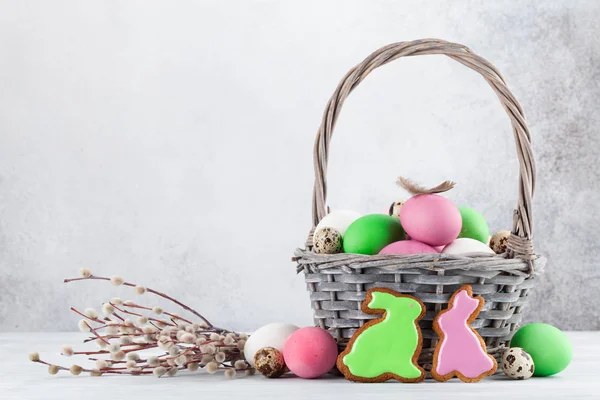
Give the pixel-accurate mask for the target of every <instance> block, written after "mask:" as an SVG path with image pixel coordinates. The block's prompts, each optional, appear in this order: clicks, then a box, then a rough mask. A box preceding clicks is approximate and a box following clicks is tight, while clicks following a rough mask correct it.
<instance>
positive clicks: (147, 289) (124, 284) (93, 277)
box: [63, 275, 225, 331]
mask: <svg viewBox="0 0 600 400" xmlns="http://www.w3.org/2000/svg"><path fill="white" fill-rule="evenodd" d="M85 280H102V281H109V282H110V278H107V277H104V276H95V275H91V276H88V277H80V278H67V279H65V280H64V281H63V282H64V283H69V282H75V281H85ZM122 285H123V286H129V287H136V286H137V285H135V284H134V283H131V282H123V283H122ZM146 291H148V292H149V293H153V294H155V295H157V296H160V297H162V298H163V299H167V300H169V301H172V302H173V303H175V304H177V305H178V306H180V307H181V308H183V309H184V310H186V311H189V312H191V313H192V314H194V315H195V316H197V317H198V318H200V319H201V320H202V321H204V323H205V324H206V325H208V327H209V328H211V329H214V330H215V331H225V329H221V328H217V327H215V326H214V325H213V324H212V323H211V322H210V321H209V320H208V319H206V318H204V316H203V315H202V314H200V313H199V312H198V311H196V310H194V309H193V308H191V307H190V306H188V305H186V304H183V303H182V302H180V301H178V300H175V299H174V298H172V297H171V296H168V295H166V294H164V293H162V292H159V291H157V290H154V289H150V288H146ZM182 320H183V318H182Z"/></svg>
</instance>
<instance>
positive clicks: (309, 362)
mask: <svg viewBox="0 0 600 400" xmlns="http://www.w3.org/2000/svg"><path fill="white" fill-rule="evenodd" d="M337 356H338V347H337V343H336V342H335V339H333V336H331V334H329V332H327V331H325V330H323V329H321V328H317V327H314V326H310V327H307V328H300V329H298V330H297V331H295V332H294V333H292V335H291V336H290V337H289V338H288V340H287V341H286V342H285V346H284V347H283V358H284V360H285V365H287V367H288V368H289V369H290V371H292V373H294V374H295V375H297V376H299V377H300V378H307V379H310V378H317V377H319V376H321V375H324V374H326V373H327V372H329V371H330V370H331V369H332V368H333V366H334V365H335V361H336V359H337Z"/></svg>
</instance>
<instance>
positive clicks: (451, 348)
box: [431, 285, 498, 382]
mask: <svg viewBox="0 0 600 400" xmlns="http://www.w3.org/2000/svg"><path fill="white" fill-rule="evenodd" d="M484 303H485V301H484V300H483V298H482V297H481V296H476V297H473V290H472V288H471V286H470V285H465V286H462V287H461V288H460V289H458V290H457V291H456V292H454V294H453V295H452V297H451V298H450V301H449V302H448V308H447V309H446V310H444V311H441V312H440V313H439V314H438V315H437V316H436V317H435V319H434V321H433V329H434V330H435V331H436V333H437V334H438V335H439V337H440V341H439V342H438V344H437V346H436V347H435V351H434V353H433V367H432V369H431V376H432V377H433V378H434V379H435V380H437V381H440V382H444V381H447V380H448V379H450V378H453V377H455V376H456V377H458V378H459V379H460V380H461V381H463V382H478V381H480V380H481V379H483V378H485V377H486V376H488V375H492V374H494V373H495V372H496V369H497V368H498V365H497V363H496V359H494V357H492V356H491V355H489V354H488V353H487V348H486V346H485V342H484V341H483V339H482V338H481V336H479V334H478V333H477V331H475V329H473V328H472V327H471V323H472V322H473V321H475V318H477V315H479V312H480V311H481V308H482V307H483V304H484Z"/></svg>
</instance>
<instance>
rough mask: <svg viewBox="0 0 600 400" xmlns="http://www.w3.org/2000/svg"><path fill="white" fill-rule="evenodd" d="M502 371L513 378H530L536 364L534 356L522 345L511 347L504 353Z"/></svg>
mask: <svg viewBox="0 0 600 400" xmlns="http://www.w3.org/2000/svg"><path fill="white" fill-rule="evenodd" d="M501 364H502V371H503V372H504V374H505V375H506V376H508V377H509V378H512V379H519V380H522V379H529V378H531V376H532V375H533V371H534V370H535V366H534V364H533V358H531V356H530V355H529V354H527V352H526V351H525V350H523V349H522V348H520V347H511V348H510V349H508V350H505V351H504V353H503V354H502V362H501Z"/></svg>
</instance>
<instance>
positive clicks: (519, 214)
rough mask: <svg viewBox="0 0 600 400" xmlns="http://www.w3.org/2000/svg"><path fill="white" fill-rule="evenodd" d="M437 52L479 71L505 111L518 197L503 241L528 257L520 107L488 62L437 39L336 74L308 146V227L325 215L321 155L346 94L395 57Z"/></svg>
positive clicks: (526, 158)
mask: <svg viewBox="0 0 600 400" xmlns="http://www.w3.org/2000/svg"><path fill="white" fill-rule="evenodd" d="M428 54H442V55H445V56H447V57H450V58H452V59H453V60H456V61H458V62H459V63H461V64H463V65H465V66H467V67H469V68H471V69H472V70H474V71H476V72H478V73H479V74H481V76H482V77H483V78H484V79H485V80H486V81H487V83H488V84H489V85H490V86H491V88H492V89H493V90H494V92H495V93H496V95H497V96H498V98H499V99H500V103H501V104H502V106H503V107H504V110H505V111H506V113H507V114H508V116H509V118H510V121H511V124H512V127H513V133H514V138H515V142H516V147H517V155H518V158H519V171H520V172H519V199H518V203H517V207H516V209H515V211H514V216H513V226H512V235H511V236H510V238H509V243H508V250H509V251H508V256H509V257H519V258H525V259H529V260H532V259H533V258H535V255H534V251H533V244H532V241H531V239H532V233H533V232H532V228H533V216H532V198H533V192H534V190H535V175H536V171H535V161H534V158H533V152H532V150H531V137H530V134H529V128H528V127H527V122H526V121H525V115H524V113H523V109H522V108H521V105H520V104H519V102H518V101H517V99H516V98H515V97H514V95H513V94H512V92H511V91H510V89H509V88H508V86H507V85H506V82H505V81H504V78H503V77H502V75H501V74H500V72H498V70H497V69H496V67H494V66H493V65H492V64H491V63H490V62H489V61H487V60H485V59H484V58H482V57H480V56H478V55H476V54H474V53H473V52H472V51H471V50H470V49H469V48H467V47H466V46H463V45H461V44H456V43H451V42H446V41H444V40H440V39H420V40H414V41H410V42H399V43H393V44H390V45H387V46H385V47H382V48H380V49H379V50H377V51H375V52H373V53H372V54H371V55H369V56H368V57H367V58H365V59H364V60H363V61H362V62H361V63H360V64H358V65H356V66H355V67H354V68H352V69H351V70H350V71H348V73H347V74H346V75H345V76H344V77H343V78H342V80H341V82H340V83H339V84H338V86H337V88H336V89H335V92H334V93H333V95H332V96H331V98H330V99H329V101H328V102H327V106H326V107H325V112H324V114H323V120H322V121H321V126H320V127H319V130H318V131H317V138H316V140H315V145H314V168H315V184H314V189H313V209H312V213H313V228H314V226H316V225H317V224H318V222H319V221H320V220H321V219H322V218H323V217H324V216H325V215H326V214H327V211H326V204H325V202H326V199H327V178H326V173H327V158H328V154H329V143H330V141H331V136H332V134H333V129H334V128H335V123H336V121H337V118H338V116H339V114H340V111H341V109H342V106H343V104H344V101H345V100H346V98H347V97H348V96H349V95H350V93H351V92H352V91H353V90H354V89H355V88H356V87H357V86H358V84H359V83H360V82H362V80H363V79H365V78H366V77H367V75H369V74H370V73H371V72H372V71H373V70H374V69H375V68H377V67H380V66H382V65H385V64H387V63H389V62H391V61H394V60H396V59H398V58H401V57H412V56H419V55H428Z"/></svg>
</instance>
